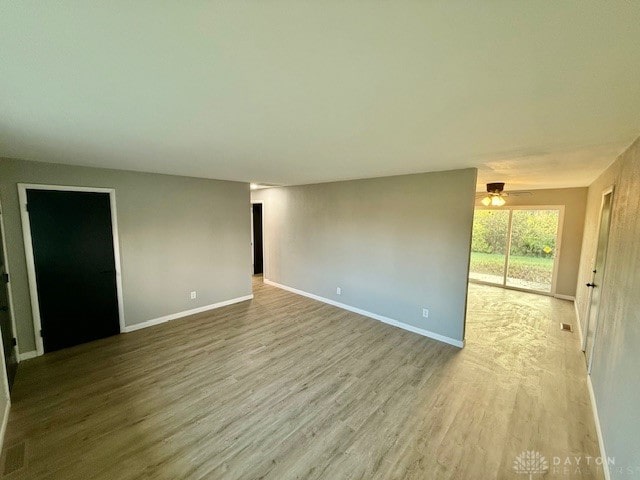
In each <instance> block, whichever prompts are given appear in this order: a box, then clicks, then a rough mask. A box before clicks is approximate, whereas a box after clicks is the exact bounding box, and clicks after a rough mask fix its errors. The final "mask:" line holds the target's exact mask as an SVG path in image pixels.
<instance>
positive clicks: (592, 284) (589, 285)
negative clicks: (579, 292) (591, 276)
mask: <svg viewBox="0 0 640 480" xmlns="http://www.w3.org/2000/svg"><path fill="white" fill-rule="evenodd" d="M587 287H591V288H596V284H595V283H587Z"/></svg>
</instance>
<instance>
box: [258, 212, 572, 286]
mask: <svg viewBox="0 0 640 480" xmlns="http://www.w3.org/2000/svg"><path fill="white" fill-rule="evenodd" d="M475 209H477V210H496V211H500V210H509V225H508V226H507V228H508V231H507V252H506V254H505V264H504V275H503V277H502V284H497V283H491V282H485V281H483V280H474V279H471V278H469V281H470V282H473V283H480V284H482V285H490V286H493V287H496V286H497V287H501V288H506V289H508V290H517V291H519V292H529V293H538V294H540V295H547V296H551V297H553V296H555V295H556V289H557V283H558V282H557V280H558V266H559V265H560V256H561V254H562V231H563V227H564V210H565V206H564V205H513V206H511V205H505V206H504V207H492V206H488V207H485V206H476V207H475ZM514 210H558V231H557V233H556V252H555V256H554V261H553V274H552V278H551V290H550V291H548V292H541V291H538V290H531V289H528V288H520V287H512V286H510V285H507V283H506V282H507V280H506V279H507V268H508V265H509V262H508V261H509V255H510V252H511V222H512V217H513V211H514ZM263 215H264V214H263Z"/></svg>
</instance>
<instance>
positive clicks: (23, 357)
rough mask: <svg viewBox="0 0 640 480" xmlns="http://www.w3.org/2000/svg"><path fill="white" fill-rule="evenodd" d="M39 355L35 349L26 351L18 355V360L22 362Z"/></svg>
mask: <svg viewBox="0 0 640 480" xmlns="http://www.w3.org/2000/svg"><path fill="white" fill-rule="evenodd" d="M37 356H38V352H36V351H35V350H31V351H30V352H24V353H21V354H19V355H18V360H19V361H20V362H22V361H23V360H29V359H30V358H36V357H37Z"/></svg>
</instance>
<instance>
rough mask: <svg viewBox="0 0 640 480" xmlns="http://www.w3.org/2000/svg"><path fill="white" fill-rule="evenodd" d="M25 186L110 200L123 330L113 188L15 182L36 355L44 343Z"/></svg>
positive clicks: (118, 243) (42, 348)
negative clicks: (93, 195)
mask: <svg viewBox="0 0 640 480" xmlns="http://www.w3.org/2000/svg"><path fill="white" fill-rule="evenodd" d="M27 190H57V191H63V192H95V193H108V194H109V200H110V204H111V231H112V232H113V256H114V259H115V268H116V291H117V297H118V321H119V323H120V333H122V332H124V327H125V323H124V304H123V296H122V273H121V272H122V270H121V267H120V237H119V236H118V215H117V210H116V191H115V189H113V188H98V187H74V186H66V185H40V184H33V183H19V184H18V198H19V199H20V217H21V219H22V236H23V239H24V252H25V257H26V261H27V277H28V279H29V293H30V296H31V311H32V314H33V329H34V331H33V333H34V337H35V342H36V350H37V353H38V355H42V354H44V344H43V342H42V337H41V336H40V330H41V329H42V322H41V319H40V304H39V302H38V288H37V281H36V269H35V261H34V256H33V241H32V238H31V224H30V223H29V212H28V210H27Z"/></svg>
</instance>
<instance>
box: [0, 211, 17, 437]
mask: <svg viewBox="0 0 640 480" xmlns="http://www.w3.org/2000/svg"><path fill="white" fill-rule="evenodd" d="M2 212H3V210H2V206H1V205H0V230H1V231H2V251H3V253H4V259H3V261H4V266H5V272H6V273H7V274H8V275H9V282H8V283H7V302H8V304H9V305H8V306H9V314H10V317H11V329H12V330H13V332H12V333H13V334H12V337H13V338H15V339H16V344H15V345H14V346H13V347H12V348H13V351H14V354H15V356H16V361H17V362H19V361H20V355H19V354H18V352H19V350H18V333H17V330H16V317H15V314H14V311H13V294H12V292H11V274H10V273H9V254H8V253H7V240H6V236H5V235H6V233H5V231H4V218H3V216H2ZM0 351H2V352H4V344H3V343H2V335H0ZM0 357H1V358H0V369H2V387H1V388H0V395H1V396H2V401H1V402H0V409H2V412H0V415H2V417H1V418H0V448H2V445H3V443H4V434H5V430H6V428H7V422H8V421H9V409H10V407H11V395H10V394H9V378H8V377H7V366H6V364H5V360H4V354H3V355H0ZM2 403H4V405H2Z"/></svg>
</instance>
